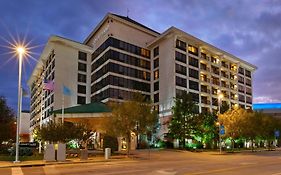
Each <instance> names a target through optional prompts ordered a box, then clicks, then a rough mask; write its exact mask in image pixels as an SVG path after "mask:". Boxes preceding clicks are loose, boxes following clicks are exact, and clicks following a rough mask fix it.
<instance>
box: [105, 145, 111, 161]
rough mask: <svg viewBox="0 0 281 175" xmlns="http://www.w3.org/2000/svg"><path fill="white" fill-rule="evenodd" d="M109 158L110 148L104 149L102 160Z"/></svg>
mask: <svg viewBox="0 0 281 175" xmlns="http://www.w3.org/2000/svg"><path fill="white" fill-rule="evenodd" d="M110 156H111V149H110V148H105V150H104V158H105V159H106V160H107V159H109V158H110Z"/></svg>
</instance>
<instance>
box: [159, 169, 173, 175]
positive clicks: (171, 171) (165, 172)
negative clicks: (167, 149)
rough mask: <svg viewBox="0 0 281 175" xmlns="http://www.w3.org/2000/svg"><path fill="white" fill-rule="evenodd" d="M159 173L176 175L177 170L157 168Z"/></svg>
mask: <svg viewBox="0 0 281 175" xmlns="http://www.w3.org/2000/svg"><path fill="white" fill-rule="evenodd" d="M156 172H157V174H167V175H175V174H176V173H177V172H176V171H174V170H173V169H165V170H157V171H156Z"/></svg>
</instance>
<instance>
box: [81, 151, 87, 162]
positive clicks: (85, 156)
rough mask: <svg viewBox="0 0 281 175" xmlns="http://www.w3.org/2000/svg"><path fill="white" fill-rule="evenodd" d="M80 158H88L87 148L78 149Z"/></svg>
mask: <svg viewBox="0 0 281 175" xmlns="http://www.w3.org/2000/svg"><path fill="white" fill-rule="evenodd" d="M80 160H88V150H85V149H81V150H80Z"/></svg>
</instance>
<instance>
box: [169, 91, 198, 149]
mask: <svg viewBox="0 0 281 175" xmlns="http://www.w3.org/2000/svg"><path fill="white" fill-rule="evenodd" d="M174 102H175V105H174V106H173V107H172V113H173V117H172V120H171V122H170V125H169V134H170V136H171V137H172V138H173V139H179V141H180V142H181V143H182V145H183V147H185V139H191V138H192V136H193V135H194V134H196V132H197V131H198V130H199V129H198V128H199V127H200V125H201V123H202V120H201V119H200V117H198V116H199V115H198V114H197V112H196V111H197V105H196V104H195V102H194V101H193V100H192V96H191V95H190V94H188V93H186V92H184V93H183V94H182V95H181V96H180V97H177V98H175V100H174Z"/></svg>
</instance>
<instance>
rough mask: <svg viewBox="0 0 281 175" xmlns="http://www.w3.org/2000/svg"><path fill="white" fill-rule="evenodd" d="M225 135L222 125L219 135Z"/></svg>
mask: <svg viewBox="0 0 281 175" xmlns="http://www.w3.org/2000/svg"><path fill="white" fill-rule="evenodd" d="M224 134H225V129H224V126H223V125H220V135H224Z"/></svg>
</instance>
